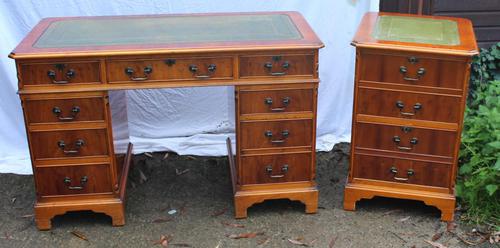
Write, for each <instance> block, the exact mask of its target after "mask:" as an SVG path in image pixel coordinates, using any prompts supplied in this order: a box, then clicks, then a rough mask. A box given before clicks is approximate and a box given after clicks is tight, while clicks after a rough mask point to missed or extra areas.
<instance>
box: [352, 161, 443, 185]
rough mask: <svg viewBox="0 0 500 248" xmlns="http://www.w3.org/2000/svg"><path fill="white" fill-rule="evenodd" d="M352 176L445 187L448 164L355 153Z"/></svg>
mask: <svg viewBox="0 0 500 248" xmlns="http://www.w3.org/2000/svg"><path fill="white" fill-rule="evenodd" d="M353 176H354V177H355V178H364V179H374V180H382V181H389V182H397V183H409V184H420V185H427V186H435V187H445V188H446V187H448V186H449V180H450V165H448V164H438V163H430V162H420V161H412V160H406V159H395V158H388V157H377V156H368V155H356V156H355V160H354V167H353Z"/></svg>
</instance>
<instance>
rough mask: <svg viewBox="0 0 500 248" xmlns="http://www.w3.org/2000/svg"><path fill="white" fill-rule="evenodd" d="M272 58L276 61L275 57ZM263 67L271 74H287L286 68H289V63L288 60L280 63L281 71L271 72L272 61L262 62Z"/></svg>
mask: <svg viewBox="0 0 500 248" xmlns="http://www.w3.org/2000/svg"><path fill="white" fill-rule="evenodd" d="M273 60H275V61H276V59H274V58H273ZM278 60H279V59H278ZM264 68H266V69H267V70H268V73H269V75H271V76H284V75H286V74H287V71H288V68H290V63H289V62H288V61H285V62H283V63H282V64H281V69H282V71H280V72H273V63H272V62H266V63H265V64H264Z"/></svg>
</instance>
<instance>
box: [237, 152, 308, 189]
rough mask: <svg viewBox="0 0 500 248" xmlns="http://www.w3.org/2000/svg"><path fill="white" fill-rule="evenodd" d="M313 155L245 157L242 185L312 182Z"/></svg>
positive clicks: (242, 165)
mask: <svg viewBox="0 0 500 248" xmlns="http://www.w3.org/2000/svg"><path fill="white" fill-rule="evenodd" d="M310 177H311V153H302V154H283V155H257V156H243V157H242V158H241V184H243V185H244V184H261V183H283V182H297V181H309V180H311V178H310Z"/></svg>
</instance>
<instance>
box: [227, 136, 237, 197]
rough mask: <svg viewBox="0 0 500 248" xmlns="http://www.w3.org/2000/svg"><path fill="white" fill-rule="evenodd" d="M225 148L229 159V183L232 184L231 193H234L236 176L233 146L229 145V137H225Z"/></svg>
mask: <svg viewBox="0 0 500 248" xmlns="http://www.w3.org/2000/svg"><path fill="white" fill-rule="evenodd" d="M226 148H227V160H228V161H229V171H230V172H231V183H232V186H233V194H235V193H236V182H237V180H238V177H237V175H236V162H235V160H234V155H233V148H232V145H231V138H229V137H228V138H227V139H226Z"/></svg>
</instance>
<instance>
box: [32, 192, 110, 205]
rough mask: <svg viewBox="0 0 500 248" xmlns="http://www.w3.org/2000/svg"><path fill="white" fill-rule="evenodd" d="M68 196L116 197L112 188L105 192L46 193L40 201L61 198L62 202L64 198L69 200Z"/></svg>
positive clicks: (74, 197)
mask: <svg viewBox="0 0 500 248" xmlns="http://www.w3.org/2000/svg"><path fill="white" fill-rule="evenodd" d="M64 198H66V199H64ZM68 198H73V199H78V198H87V199H89V198H99V199H109V198H114V194H113V191H112V190H111V189H110V190H109V191H108V192H103V193H87V194H67V195H44V196H40V202H49V201H52V202H55V201H58V199H61V200H59V202H62V201H64V200H68Z"/></svg>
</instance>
